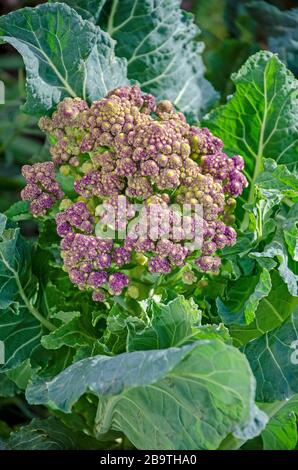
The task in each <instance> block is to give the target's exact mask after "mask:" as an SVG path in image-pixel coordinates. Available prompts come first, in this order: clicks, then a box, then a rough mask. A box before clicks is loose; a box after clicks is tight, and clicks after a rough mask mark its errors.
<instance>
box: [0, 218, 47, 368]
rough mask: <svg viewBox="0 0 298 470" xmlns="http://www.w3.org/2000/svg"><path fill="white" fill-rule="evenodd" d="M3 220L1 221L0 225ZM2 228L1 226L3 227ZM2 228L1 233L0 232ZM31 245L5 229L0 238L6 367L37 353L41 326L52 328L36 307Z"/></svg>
mask: <svg viewBox="0 0 298 470" xmlns="http://www.w3.org/2000/svg"><path fill="white" fill-rule="evenodd" d="M2 220H3V217H2V218H0V224H1V221H2ZM2 228H3V226H2ZM2 228H1V230H0V232H1V231H2ZM31 250H32V246H31V245H30V244H29V243H28V242H25V241H24V240H23V239H22V238H21V236H20V231H19V229H12V228H9V229H5V230H4V231H2V235H0V340H1V341H4V348H5V364H4V365H2V366H0V370H1V371H5V370H9V369H13V368H15V367H16V366H18V365H19V364H20V363H21V362H23V361H24V360H26V359H28V358H30V356H31V355H33V354H34V353H36V351H37V350H38V348H39V346H40V337H41V334H42V325H43V326H45V327H46V328H48V329H52V328H53V325H52V324H51V323H50V322H49V321H48V320H47V318H45V317H43V316H42V315H41V314H40V312H39V311H38V310H37V308H36V307H35V302H36V292H37V290H38V283H37V280H36V278H35V277H34V276H33V274H32V268H31Z"/></svg>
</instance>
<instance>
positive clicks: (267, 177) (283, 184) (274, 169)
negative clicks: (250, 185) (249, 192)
mask: <svg viewBox="0 0 298 470" xmlns="http://www.w3.org/2000/svg"><path fill="white" fill-rule="evenodd" d="M264 167H265V169H264V171H262V173H260V175H259V176H258V177H257V179H256V185H257V186H258V188H260V189H261V191H264V190H267V191H275V192H276V193H281V194H282V195H283V196H284V197H288V198H293V199H297V198H298V175H297V174H295V173H293V172H291V171H289V170H288V168H287V167H286V165H277V163H276V162H275V161H274V160H272V159H271V158H268V159H266V160H265V161H264Z"/></svg>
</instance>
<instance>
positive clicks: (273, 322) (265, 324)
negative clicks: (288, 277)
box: [230, 270, 298, 346]
mask: <svg viewBox="0 0 298 470" xmlns="http://www.w3.org/2000/svg"><path fill="white" fill-rule="evenodd" d="M271 281H272V289H271V291H270V293H269V295H268V297H265V298H264V299H262V300H261V302H260V303H259V306H258V308H257V310H256V312H255V320H254V321H253V322H252V323H250V325H231V326H230V334H231V336H232V338H233V342H234V344H235V345H237V346H241V345H243V344H246V343H248V341H251V340H252V339H254V338H257V337H258V336H262V335H264V334H265V333H266V332H267V331H270V330H273V329H274V328H277V327H278V326H280V325H281V324H282V323H283V322H284V321H285V320H286V318H288V317H289V316H290V315H291V313H293V311H294V308H295V306H296V305H298V298H297V297H293V296H291V295H290V294H289V292H288V289H287V286H286V284H285V283H284V282H283V281H282V279H281V277H280V276H279V274H278V272H277V271H275V270H274V271H272V272H271Z"/></svg>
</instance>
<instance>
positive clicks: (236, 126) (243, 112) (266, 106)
mask: <svg viewBox="0 0 298 470" xmlns="http://www.w3.org/2000/svg"><path fill="white" fill-rule="evenodd" d="M232 79H233V81H234V83H235V86H236V91H235V94H234V95H233V97H232V98H231V99H230V100H229V101H228V103H227V104H225V105H224V106H220V107H219V108H217V109H215V110H214V111H212V112H211V113H210V114H209V115H207V116H206V117H205V119H204V120H203V124H204V125H206V126H207V127H209V129H210V130H211V131H212V132H214V134H215V135H217V136H218V137H220V138H221V139H223V141H224V143H225V149H226V150H227V151H228V152H229V153H240V154H242V155H243V156H244V159H245V173H246V175H247V177H248V179H249V183H250V189H248V190H247V191H246V192H245V193H244V199H248V201H249V202H252V201H253V198H254V185H255V181H256V179H257V177H258V176H259V174H260V172H261V170H262V168H263V163H264V162H263V158H272V159H274V160H275V161H276V162H277V163H278V164H285V165H286V166H287V168H288V169H289V170H290V171H295V170H296V169H297V161H298V160H297V147H298V127H297V119H298V106H297V90H298V88H297V80H296V79H295V78H294V76H293V75H292V74H291V72H290V71H289V70H287V69H286V67H285V65H284V64H283V63H282V62H280V60H279V59H278V58H277V57H276V56H275V55H274V54H272V53H270V52H267V51H266V52H265V51H261V52H258V53H257V54H255V55H253V56H252V57H250V58H249V59H248V60H247V62H246V63H245V64H244V65H243V66H242V67H241V69H240V70H239V72H238V73H237V74H234V75H233V76H232ZM244 228H245V227H244Z"/></svg>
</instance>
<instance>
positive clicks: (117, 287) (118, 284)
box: [109, 273, 129, 295]
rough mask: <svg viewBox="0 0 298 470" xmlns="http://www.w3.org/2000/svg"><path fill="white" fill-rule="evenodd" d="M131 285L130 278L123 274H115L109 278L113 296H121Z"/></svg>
mask: <svg viewBox="0 0 298 470" xmlns="http://www.w3.org/2000/svg"><path fill="white" fill-rule="evenodd" d="M128 284H129V279H128V277H127V276H126V275H125V274H123V273H114V274H111V276H110V277H109V288H110V290H111V293H112V294H113V295H120V294H121V292H122V291H123V289H124V288H125V287H127V286H128Z"/></svg>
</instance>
